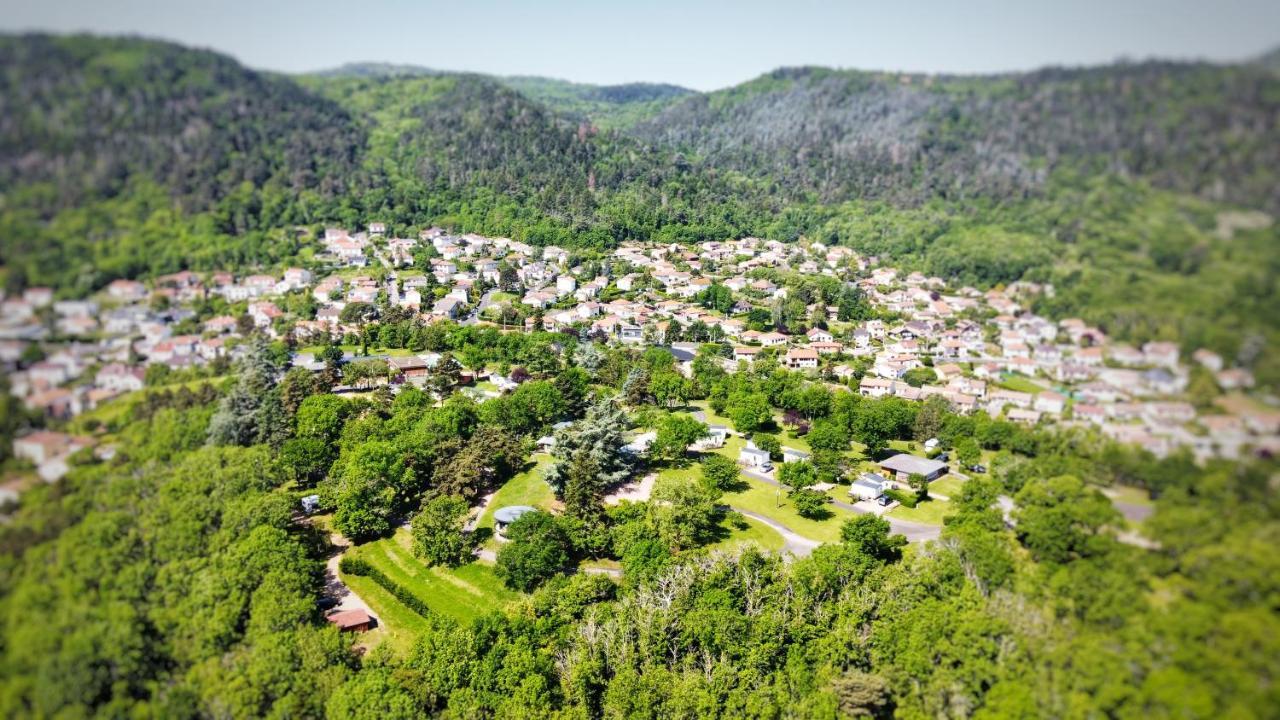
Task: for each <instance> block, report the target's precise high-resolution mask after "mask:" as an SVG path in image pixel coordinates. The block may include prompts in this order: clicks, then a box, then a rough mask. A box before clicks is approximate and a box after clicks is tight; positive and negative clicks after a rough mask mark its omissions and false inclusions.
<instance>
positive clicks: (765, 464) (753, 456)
mask: <svg viewBox="0 0 1280 720" xmlns="http://www.w3.org/2000/svg"><path fill="white" fill-rule="evenodd" d="M738 464H739V465H745V466H746V467H749V468H755V469H757V470H762V471H764V472H768V471H769V470H772V469H773V463H771V462H769V453H768V452H767V451H765V450H761V449H760V448H757V447H744V448H742V449H741V450H739V451H738Z"/></svg>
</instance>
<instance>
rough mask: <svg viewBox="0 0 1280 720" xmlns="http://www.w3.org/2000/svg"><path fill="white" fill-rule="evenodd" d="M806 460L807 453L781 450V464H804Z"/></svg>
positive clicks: (807, 457)
mask: <svg viewBox="0 0 1280 720" xmlns="http://www.w3.org/2000/svg"><path fill="white" fill-rule="evenodd" d="M808 459H809V453H807V452H804V451H803V450H797V449H795V448H789V447H784V448H782V462H784V463H791V462H804V461H805V460H808Z"/></svg>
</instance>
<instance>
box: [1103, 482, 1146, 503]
mask: <svg viewBox="0 0 1280 720" xmlns="http://www.w3.org/2000/svg"><path fill="white" fill-rule="evenodd" d="M1107 492H1109V493H1110V494H1111V497H1112V499H1114V500H1118V501H1120V502H1125V503H1131V504H1133V505H1146V506H1152V505H1155V502H1154V501H1153V500H1152V499H1151V494H1150V493H1148V492H1147V491H1146V490H1143V489H1142V488H1136V487H1130V486H1128V485H1112V486H1111V487H1109V488H1107Z"/></svg>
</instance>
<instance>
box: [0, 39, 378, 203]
mask: <svg viewBox="0 0 1280 720" xmlns="http://www.w3.org/2000/svg"><path fill="white" fill-rule="evenodd" d="M362 143H363V141H362V138H361V137H360V133H359V128H358V127H357V126H356V125H355V124H354V123H353V122H352V118H351V116H350V114H348V113H347V111H346V110H344V109H343V108H342V107H340V106H338V105H336V104H335V103H332V102H329V101H327V100H324V99H322V98H319V97H316V96H315V95H313V94H311V93H308V92H306V91H305V90H303V89H302V88H300V87H298V85H297V84H296V83H294V82H292V81H290V80H288V79H285V78H282V77H277V76H273V75H269V74H264V73H260V72H254V71H252V70H248V69H246V68H244V67H242V66H241V65H240V64H238V63H236V62H235V61H234V60H232V59H230V58H228V57H226V56H224V55H219V54H217V53H213V52H208V51H203V50H192V49H188V48H183V47H179V46H176V45H172V44H169V43H162V42H152V41H147V40H138V39H132V38H128V39H126V38H100V37H89V36H81V35H78V36H68V37H53V36H45V35H31V36H24V37H0V192H4V193H5V194H6V195H9V194H11V193H17V194H22V193H23V192H24V191H26V190H32V188H34V189H35V190H32V192H38V193H39V197H38V198H36V199H35V203H36V204H37V205H38V206H39V207H41V208H42V209H47V210H54V209H60V208H67V207H74V206H77V205H80V204H83V203H84V202H86V201H90V200H95V199H99V198H104V197H111V196H113V195H116V194H118V193H119V192H120V191H121V190H122V189H123V188H124V187H126V185H127V184H128V183H129V181H130V180H131V179H138V178H145V179H148V180H151V181H154V182H156V183H158V184H160V185H162V186H163V187H165V188H166V189H168V190H169V191H170V192H171V193H172V195H173V197H174V198H175V199H177V200H178V201H179V204H180V205H181V206H182V207H183V208H185V209H189V210H204V209H207V208H209V207H211V206H213V205H214V204H216V203H217V202H218V201H220V200H221V199H222V198H224V197H226V196H228V195H230V194H232V193H234V192H235V191H236V190H237V188H238V187H239V186H240V185H241V184H242V183H249V184H250V185H252V186H255V187H259V186H272V187H278V188H280V189H282V190H287V191H289V192H293V193H298V192H302V191H304V190H305V191H312V192H315V193H318V194H319V195H320V196H321V197H325V198H331V197H335V196H337V195H339V194H341V193H343V192H345V191H346V190H347V189H348V187H349V186H348V184H347V183H348V175H349V173H350V171H351V169H352V168H353V167H355V163H356V161H357V156H358V151H359V150H360V147H361V145H362Z"/></svg>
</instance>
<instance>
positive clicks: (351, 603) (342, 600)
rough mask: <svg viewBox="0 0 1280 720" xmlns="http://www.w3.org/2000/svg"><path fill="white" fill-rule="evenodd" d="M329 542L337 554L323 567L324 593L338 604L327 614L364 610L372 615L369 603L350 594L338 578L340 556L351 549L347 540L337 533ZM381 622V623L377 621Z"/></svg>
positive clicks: (348, 589) (331, 536) (330, 537)
mask: <svg viewBox="0 0 1280 720" xmlns="http://www.w3.org/2000/svg"><path fill="white" fill-rule="evenodd" d="M329 542H330V543H332V544H333V546H334V547H335V548H337V552H335V553H334V554H333V556H332V557H330V558H329V561H328V562H326V563H325V565H324V591H325V594H326V595H329V596H331V597H333V598H334V599H335V600H337V601H338V604H337V605H335V606H334V607H333V609H332V610H330V611H329V612H338V611H341V610H364V611H365V612H367V613H369V614H370V615H373V614H374V613H373V609H372V608H370V607H369V603H367V602H365V601H364V598H362V597H360V596H359V595H357V594H355V593H354V592H352V590H351V588H349V587H347V584H346V583H344V582H342V578H341V577H339V576H338V563H339V562H341V561H342V555H343V553H345V552H346V551H347V549H348V548H350V547H351V545H350V544H349V543H347V539H346V538H344V537H342V536H341V535H339V534H337V533H333V534H332V535H330V536H329ZM379 622H381V621H379Z"/></svg>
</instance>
